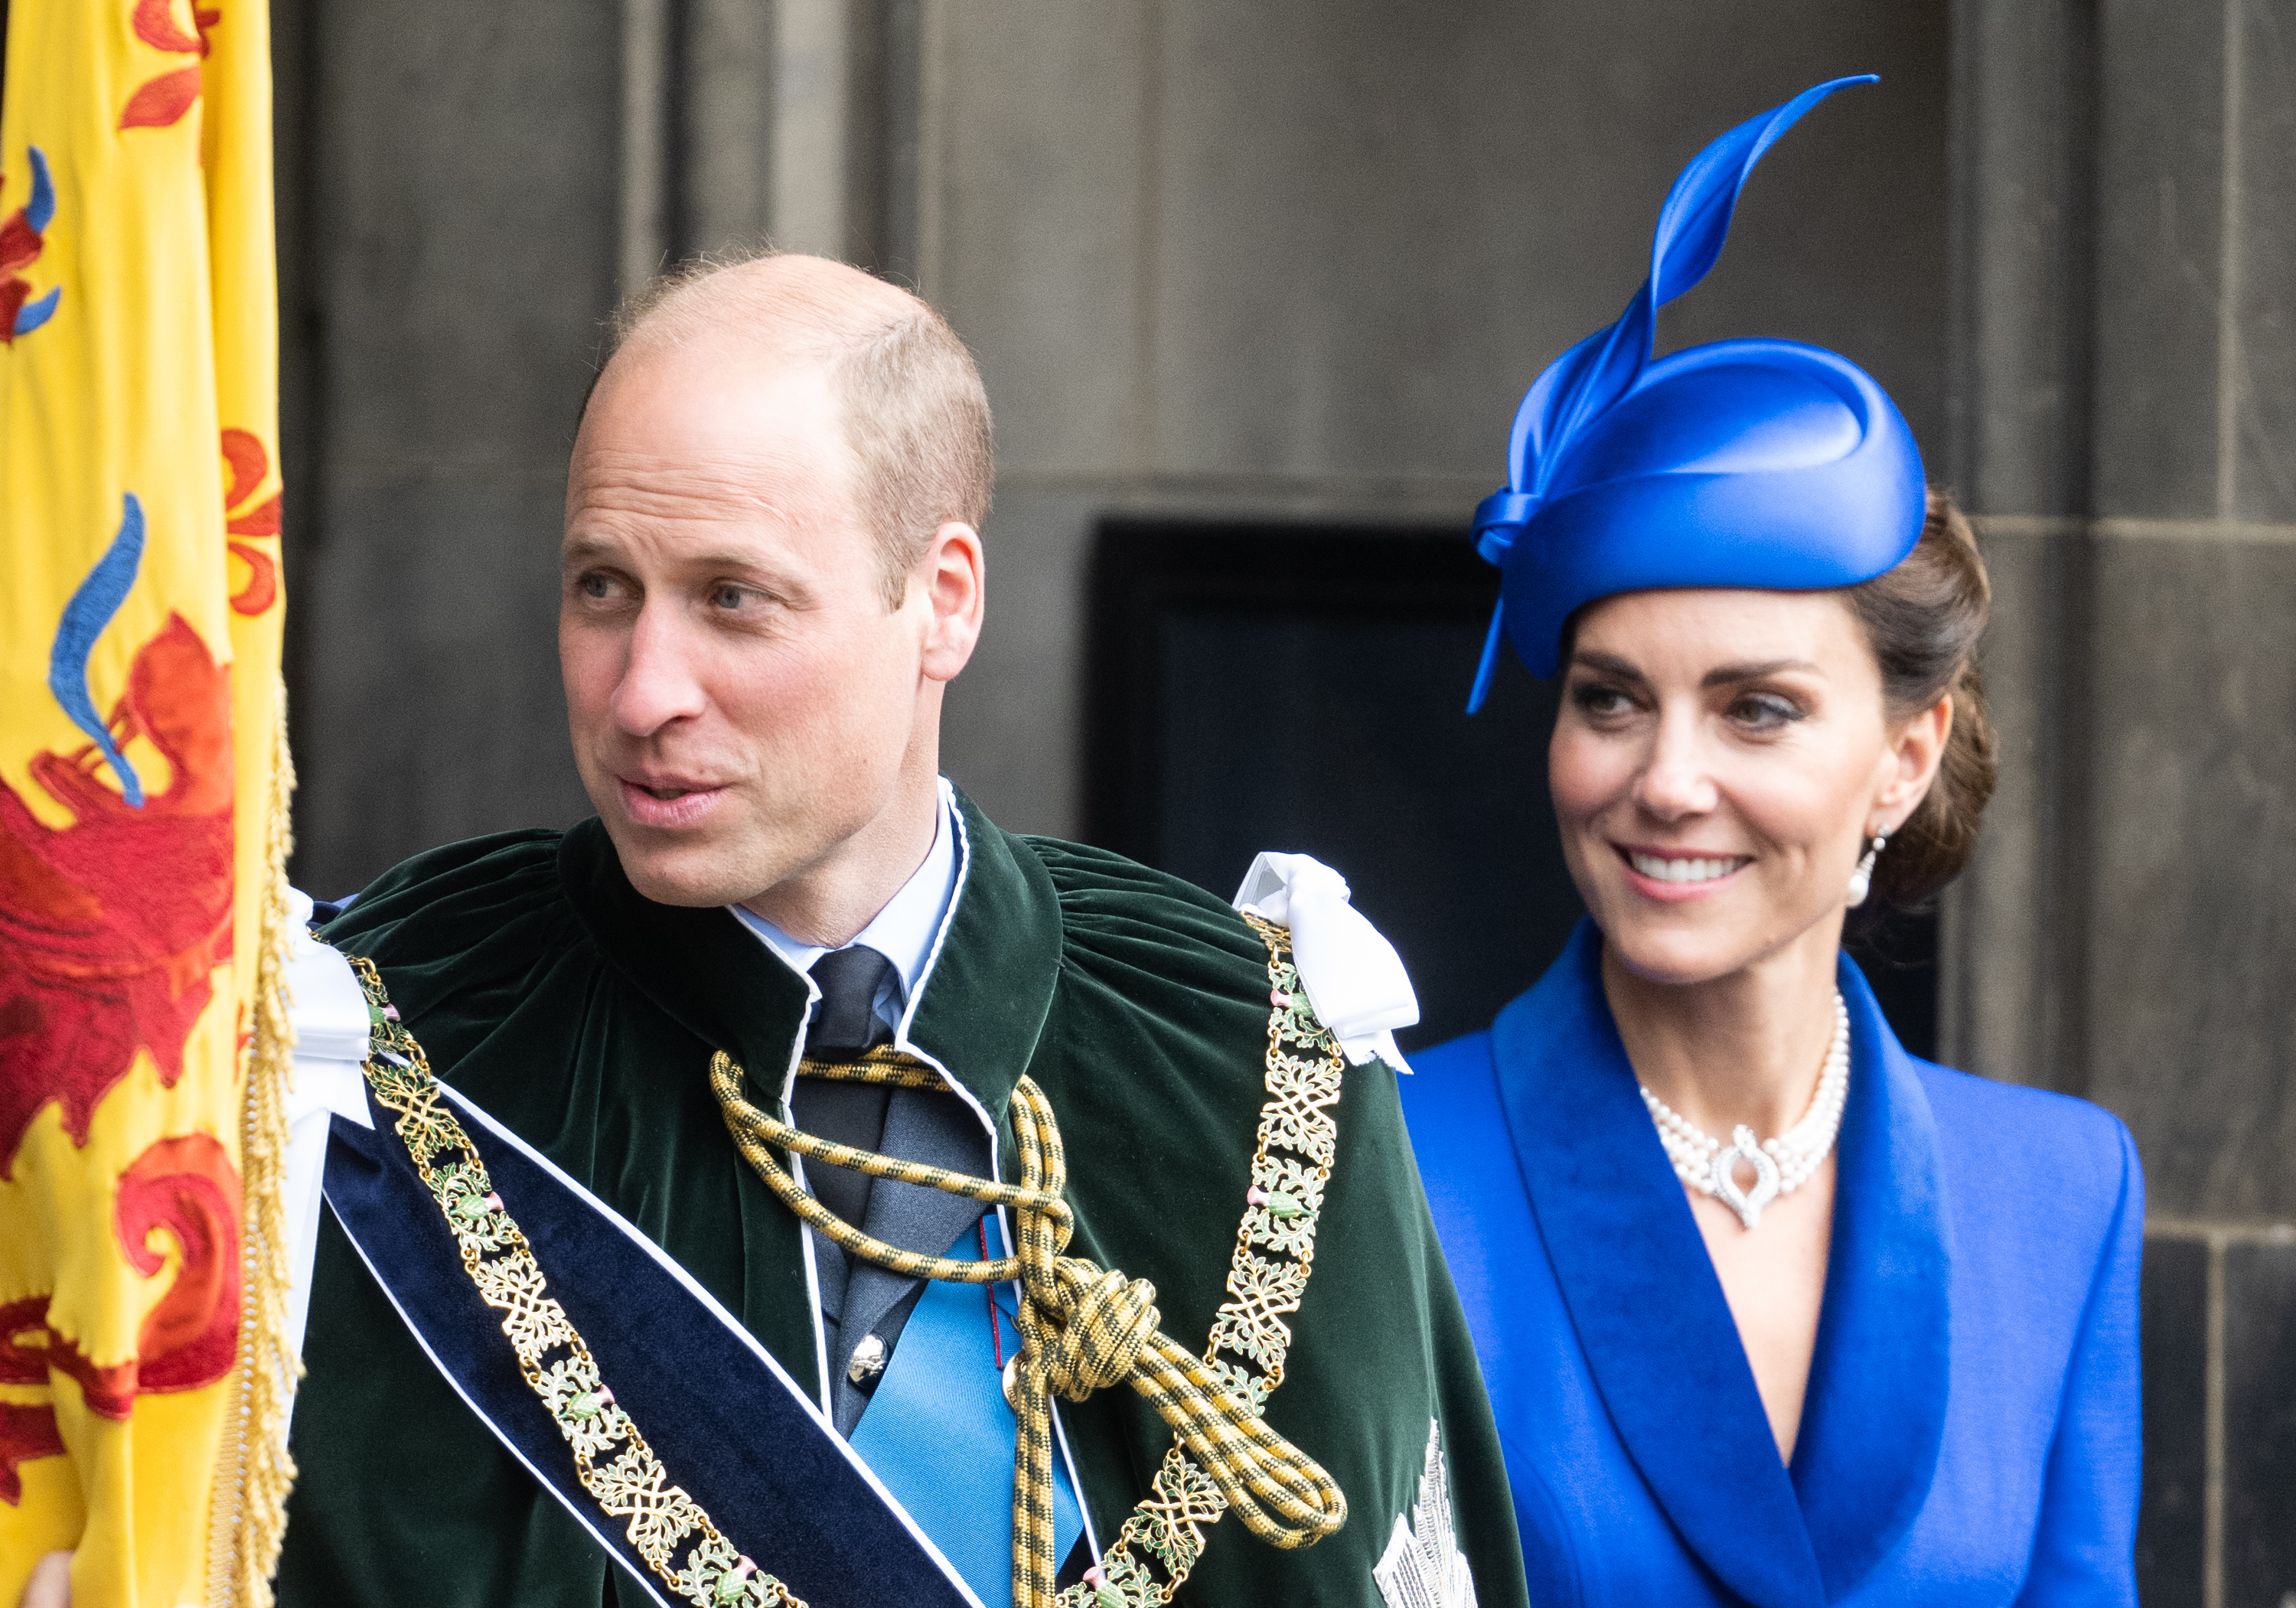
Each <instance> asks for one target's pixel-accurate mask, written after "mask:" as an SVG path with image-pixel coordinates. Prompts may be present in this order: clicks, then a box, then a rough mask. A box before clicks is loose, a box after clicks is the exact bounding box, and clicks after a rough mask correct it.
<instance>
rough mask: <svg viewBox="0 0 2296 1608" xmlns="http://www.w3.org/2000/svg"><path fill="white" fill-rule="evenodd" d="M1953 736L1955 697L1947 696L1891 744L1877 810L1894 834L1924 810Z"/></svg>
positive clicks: (1876, 801) (1909, 722)
mask: <svg viewBox="0 0 2296 1608" xmlns="http://www.w3.org/2000/svg"><path fill="white" fill-rule="evenodd" d="M1952 735H1953V696H1952V694H1951V693H1948V694H1947V695H1946V696H1945V697H1942V698H1940V699H1939V700H1938V701H1936V702H1935V703H1933V704H1931V706H1930V707H1929V708H1927V709H1925V710H1922V711H1921V712H1920V713H1919V714H1917V715H1915V717H1914V718H1912V719H1910V720H1908V721H1907V722H1906V724H1905V726H1903V727H1902V728H1900V730H1899V731H1898V735H1897V737H1896V740H1895V741H1893V742H1891V743H1890V755H1889V760H1888V768H1887V774H1886V776H1885V779H1884V780H1883V782H1882V791H1881V793H1880V796H1878V797H1877V798H1875V799H1874V813H1875V814H1876V815H1878V816H1882V818H1884V819H1885V820H1887V821H1889V822H1890V823H1891V825H1890V830H1891V831H1893V832H1894V831H1896V830H1897V828H1898V826H1900V825H1904V823H1905V820H1906V817H1907V816H1910V815H1912V814H1913V813H1914V811H1915V809H1917V808H1920V807H1921V802H1922V800H1923V798H1924V797H1925V796H1926V795H1927V794H1928V792H1929V791H1930V785H1931V783H1933V782H1935V781H1936V780H1937V773H1938V767H1939V765H1941V764H1942V763H1944V761H1945V745H1946V740H1947V739H1948V737H1950V736H1952Z"/></svg>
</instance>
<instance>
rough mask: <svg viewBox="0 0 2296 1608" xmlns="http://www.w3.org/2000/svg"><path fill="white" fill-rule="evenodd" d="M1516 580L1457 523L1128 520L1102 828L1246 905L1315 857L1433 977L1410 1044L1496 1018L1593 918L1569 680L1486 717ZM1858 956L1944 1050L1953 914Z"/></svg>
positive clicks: (1091, 795) (1110, 661)
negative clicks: (1506, 581) (1565, 836)
mask: <svg viewBox="0 0 2296 1608" xmlns="http://www.w3.org/2000/svg"><path fill="white" fill-rule="evenodd" d="M1495 582H1496V578H1495V577H1494V575H1493V573H1492V571H1491V570H1489V569H1488V567H1486V566H1485V565H1484V564H1483V563H1482V562H1480V561H1479V560H1478V559H1477V558H1476V557H1475V556H1474V554H1473V552H1472V550H1471V549H1470V547H1469V546H1468V544H1467V542H1466V541H1465V540H1464V537H1463V536H1462V534H1461V533H1460V532H1459V531H1457V530H1456V529H1447V528H1439V529H1427V528H1417V529H1413V528H1393V527H1388V528H1378V529H1365V528H1349V527H1331V526H1308V525H1285V524H1265V523H1258V524H1244V523H1220V522H1211V521H1145V520H1134V519H1110V520H1106V521H1103V522H1102V525H1101V528H1100V531H1099V539H1098V544H1097V547H1096V549H1095V554H1094V566H1093V577H1092V610H1093V617H1092V637H1091V648H1090V653H1091V664H1090V678H1091V691H1090V696H1089V698H1088V699H1087V710H1090V711H1091V712H1090V715H1089V716H1088V722H1089V724H1088V729H1087V732H1086V734H1085V741H1086V755H1087V767H1088V769H1087V790H1086V809H1087V820H1086V831H1087V836H1089V837H1090V838H1091V840H1092V841H1094V842H1096V843H1100V844H1103V845H1105V846H1106V847H1108V848H1111V849H1117V850H1119V851H1120V852H1122V853H1125V854H1128V855H1130V856H1132V857H1135V858H1136V859H1140V860H1144V861H1145V862H1147V863H1148V864H1150V865H1152V866H1159V867H1160V868H1162V869H1164V870H1167V871H1170V872H1173V873H1175V874H1178V875H1180V876H1184V877H1186V878H1187V879H1188V880H1190V881H1191V882H1195V883H1197V884H1198V885H1200V886H1201V887H1204V888H1207V889H1210V890H1211V891H1213V892H1215V893H1217V894H1218V895H1220V896H1221V897H1222V898H1226V897H1227V896H1228V895H1230V894H1232V893H1234V891H1235V887H1236V884H1237V883H1238V882H1240V881H1242V876H1243V872H1244V868H1245V867H1246V866H1248V865H1250V864H1251V857H1252V856H1253V855H1254V854H1255V853H1257V852H1259V850H1260V849H1293V850H1300V851H1303V852H1306V853H1308V854H1312V855H1314V856H1316V857H1317V858H1318V859H1321V860H1324V861H1325V862H1327V863H1328V864H1330V865H1332V866H1335V867H1337V868H1338V869H1339V870H1340V871H1341V873H1342V874H1345V876H1346V877H1347V879H1348V882H1349V885H1350V886H1351V887H1352V888H1353V889H1354V891H1355V903H1356V906H1357V908H1358V909H1360V910H1362V911H1363V912H1364V913H1365V915H1368V916H1370V917H1371V919H1372V920H1373V921H1374V923H1377V924H1378V926H1379V928H1380V930H1381V931H1383V932H1385V933H1386V934H1387V935H1388V936H1389V938H1390V939H1393V940H1394V942H1395V946H1396V948H1398V950H1399V951H1401V953H1402V956H1403V959H1404V962H1405V964H1406V965H1408V966H1409V967H1410V968H1411V975H1412V979H1413V981H1414V982H1415V984H1416V986H1417V988H1418V990H1419V999H1420V1009H1421V1020H1420V1025H1419V1026H1418V1027H1417V1028H1415V1029H1414V1030H1411V1031H1410V1032H1408V1033H1406V1034H1403V1035H1401V1036H1400V1037H1401V1038H1402V1040H1403V1044H1404V1047H1405V1048H1406V1050H1409V1049H1411V1048H1413V1047H1415V1046H1424V1045H1430V1044H1436V1043H1439V1042H1441V1041H1442V1040H1443V1039H1446V1038H1452V1037H1455V1036H1456V1035H1458V1034H1460V1033H1465V1032H1471V1031H1472V1030H1475V1029H1477V1028H1480V1027H1482V1026H1484V1025H1486V1024H1487V1023H1488V1021H1490V1019H1491V1017H1492V1015H1493V1014H1494V1013H1496V1012H1497V1010H1498V1008H1499V1006H1501V1005H1505V1003H1506V1002H1507V1001H1508V1000H1509V999H1511V998H1513V997H1514V996H1515V995H1516V994H1518V993H1520V992H1521V991H1522V990H1523V989H1526V988H1528V987H1529V985H1530V984H1531V982H1532V981H1533V980H1536V979H1537V978H1538V974H1539V972H1542V971H1543V970H1545V969H1546V965H1547V964H1548V963H1549V962H1551V961H1552V960H1553V959H1554V956H1556V955H1557V954H1559V953H1560V952H1561V951H1562V945H1563V942H1564V940H1565V939H1567V938H1568V937H1569V936H1570V929H1571V926H1572V925H1573V923H1576V922H1577V921H1578V919H1579V915H1580V914H1581V907H1580V905H1579V897H1578V893H1577V891H1576V890H1574V889H1573V888H1572V887H1571V884H1570V875H1569V874H1568V873H1567V872H1566V871H1565V869H1564V868H1563V865H1562V855H1561V852H1560V850H1559V849H1558V848H1557V846H1556V842H1555V830H1554V812H1553V810H1552V808H1550V807H1549V805H1548V802H1547V793H1546V737H1547V733H1548V730H1549V729H1550V727H1551V726H1553V724H1554V707H1555V706H1554V697H1555V691H1554V686H1553V685H1551V684H1548V683H1543V682H1539V681H1537V680H1534V679H1533V678H1532V677H1529V675H1527V674H1525V673H1524V672H1523V670H1522V669H1521V666H1520V665H1518V664H1516V663H1515V662H1514V661H1513V659H1512V658H1510V659H1508V660H1506V661H1505V664H1504V665H1503V666H1502V668H1501V672H1500V675H1499V677H1498V683H1497V686H1496V687H1495V688H1494V689H1493V691H1492V693H1491V697H1490V700H1489V701H1488V703H1486V704H1485V706H1484V708H1483V710H1482V712H1481V713H1480V714H1479V715H1477V716H1476V717H1475V718H1472V719H1469V718H1467V716H1466V713H1465V706H1466V695H1467V686H1468V684H1469V682H1470V681H1471V680H1472V677H1473V674H1474V668H1475V660H1476V656H1477V654H1478V653H1479V652H1480V650H1481V647H1482V640H1483V632H1484V629H1485V628H1486V627H1487V626H1488V623H1489V619H1490V608H1491V600H1492V598H1493V596H1494V595H1496V592H1497V587H1496V584H1495ZM1853 952H1854V953H1856V954H1857V956H1858V959H1859V961H1860V963H1861V964H1864V965H1865V967H1866V972H1867V975H1868V976H1870V977H1871V978H1873V980H1874V987H1875V989H1876V990H1877V991H1878V992H1879V993H1880V994H1881V996H1882V1006H1883V1008H1884V1009H1885V1010H1886V1011H1887V1012H1888V1013H1889V1015H1890V1021H1891V1023H1892V1024H1893V1025H1894V1026H1895V1027H1896V1029H1897V1030H1898V1036H1899V1037H1900V1038H1903V1039H1904V1040H1905V1042H1906V1046H1907V1048H1908V1049H1910V1050H1912V1051H1913V1052H1914V1053H1915V1054H1920V1055H1927V1054H1932V1053H1933V1051H1934V1046H1935V1044H1936V1038H1937V987H1936V977H1937V968H1936V954H1937V934H1936V923H1935V920H1934V918H1933V917H1928V916H1915V917H1907V918H1901V919H1900V920H1898V921H1897V922H1895V923H1892V924H1890V926H1889V927H1887V928H1886V929H1884V930H1883V931H1881V932H1880V933H1878V934H1876V935H1874V938H1873V939H1870V940H1868V941H1866V942H1863V943H1860V944H1857V945H1854V946H1853Z"/></svg>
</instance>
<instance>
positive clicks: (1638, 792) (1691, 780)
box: [1635, 710, 1715, 821]
mask: <svg viewBox="0 0 2296 1608" xmlns="http://www.w3.org/2000/svg"><path fill="white" fill-rule="evenodd" d="M1708 760H1709V755H1708V754H1707V752H1706V742H1705V739H1704V737H1703V734H1702V733H1701V731H1700V721H1699V719H1698V717H1697V714H1696V712H1695V711H1693V710H1662V711H1661V715H1660V718H1659V723H1658V730H1657V733H1656V734H1655V735H1654V736H1653V738H1652V742H1651V750H1650V754H1649V757H1648V759H1646V760H1645V762H1644V766H1643V770H1642V775H1640V776H1638V777H1637V778H1636V783H1635V802H1636V803H1637V804H1639V805H1640V806H1641V807H1642V808H1644V810H1646V811H1647V812H1649V813H1650V814H1651V815H1652V816H1655V817H1656V818H1658V819H1659V820H1661V821H1679V820H1683V819H1685V818H1686V817H1688V816H1699V815H1704V814H1706V813H1707V812H1708V811H1710V810H1711V809H1712V808H1714V803H1715V787H1714V775H1713V767H1711V765H1710V764H1709V763H1708Z"/></svg>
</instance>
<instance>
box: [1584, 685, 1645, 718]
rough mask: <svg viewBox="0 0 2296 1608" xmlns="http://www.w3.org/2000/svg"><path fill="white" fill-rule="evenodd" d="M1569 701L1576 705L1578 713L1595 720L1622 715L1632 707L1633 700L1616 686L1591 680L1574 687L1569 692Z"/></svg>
mask: <svg viewBox="0 0 2296 1608" xmlns="http://www.w3.org/2000/svg"><path fill="white" fill-rule="evenodd" d="M1570 701H1572V702H1573V703H1575V704H1577V705H1578V706H1579V713H1580V714H1582V715H1585V716H1587V718H1590V719H1595V720H1603V719H1608V718H1612V717H1615V716H1619V715H1623V714H1625V713H1626V712H1627V711H1628V710H1631V709H1633V708H1634V700H1633V699H1631V698H1629V697H1628V696H1627V694H1626V693H1625V692H1623V691H1622V690H1621V689H1620V688H1618V687H1614V686H1605V685H1603V684H1602V683H1600V682H1592V683H1589V684H1587V685H1583V686H1579V687H1577V688H1574V689H1573V690H1572V692H1571V693H1570Z"/></svg>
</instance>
